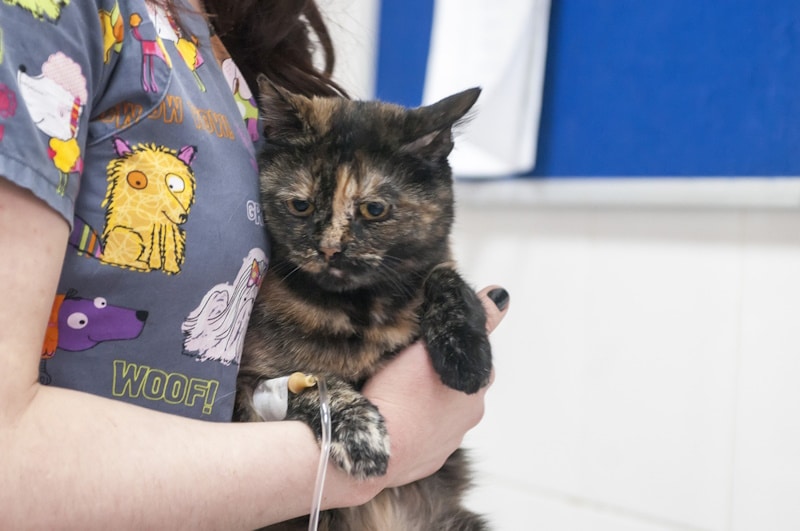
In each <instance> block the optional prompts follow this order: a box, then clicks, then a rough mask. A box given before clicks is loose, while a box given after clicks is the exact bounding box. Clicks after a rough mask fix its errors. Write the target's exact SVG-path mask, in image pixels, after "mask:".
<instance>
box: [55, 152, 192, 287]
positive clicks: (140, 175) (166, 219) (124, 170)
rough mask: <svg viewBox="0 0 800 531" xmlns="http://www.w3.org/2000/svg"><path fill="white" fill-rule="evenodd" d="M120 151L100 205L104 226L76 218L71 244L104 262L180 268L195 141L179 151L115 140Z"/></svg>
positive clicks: (109, 171) (146, 269)
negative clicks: (99, 232)
mask: <svg viewBox="0 0 800 531" xmlns="http://www.w3.org/2000/svg"><path fill="white" fill-rule="evenodd" d="M113 143H114V149H115V151H116V153H117V155H118V157H117V158H114V159H112V160H111V162H109V164H108V167H107V176H108V188H107V190H106V196H105V198H104V199H103V202H102V203H101V205H100V206H102V207H105V208H106V216H105V228H104V229H103V232H102V234H101V235H99V236H98V234H97V232H96V231H95V229H94V228H92V227H91V226H89V225H88V224H87V223H86V222H85V221H84V220H82V219H81V218H79V217H76V218H75V220H74V221H75V222H74V228H73V230H72V234H71V235H70V238H69V244H70V245H71V246H72V247H74V248H75V249H77V251H78V253H79V254H81V255H84V256H90V257H94V258H97V259H99V260H100V261H101V262H103V263H106V264H112V265H116V266H121V267H125V268H129V269H133V270H136V271H142V272H149V271H163V272H164V273H167V274H169V275H173V274H176V273H180V271H181V266H182V265H183V261H184V258H185V245H186V233H185V231H184V230H183V229H182V228H181V227H180V226H181V225H183V224H184V223H186V220H187V219H188V217H189V210H190V209H191V207H192V204H193V203H194V198H195V186H196V182H195V178H194V173H193V172H192V168H191V163H192V161H193V160H194V157H195V155H196V154H197V149H196V148H195V147H194V146H184V147H182V148H181V149H179V150H178V151H175V150H172V149H170V148H167V147H164V146H158V145H155V144H138V145H137V146H136V147H131V146H130V145H129V144H128V143H127V142H125V141H124V140H122V139H121V138H118V137H115V138H114V139H113Z"/></svg>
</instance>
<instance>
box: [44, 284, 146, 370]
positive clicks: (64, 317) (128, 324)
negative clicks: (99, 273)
mask: <svg viewBox="0 0 800 531" xmlns="http://www.w3.org/2000/svg"><path fill="white" fill-rule="evenodd" d="M147 315H148V312H146V311H144V310H135V309H132V308H124V307H122V306H114V305H111V304H108V301H106V299H105V298H104V297H94V298H84V297H79V296H78V294H77V292H76V291H75V290H68V291H67V292H66V293H59V294H57V295H56V298H55V300H54V301H53V307H52V309H51V311H50V320H49V321H48V323H47V331H46V333H45V340H44V345H43V346H42V359H41V363H40V367H39V379H40V381H41V383H43V384H49V383H50V381H51V380H50V375H49V374H48V373H47V368H46V363H47V360H49V359H50V358H52V357H53V356H54V355H55V353H56V350H57V349H60V350H66V351H69V352H79V351H84V350H89V349H90V348H92V347H94V346H95V345H97V344H98V343H102V342H105V341H119V340H129V339H135V338H137V337H139V334H141V333H142V330H143V329H144V325H145V321H147Z"/></svg>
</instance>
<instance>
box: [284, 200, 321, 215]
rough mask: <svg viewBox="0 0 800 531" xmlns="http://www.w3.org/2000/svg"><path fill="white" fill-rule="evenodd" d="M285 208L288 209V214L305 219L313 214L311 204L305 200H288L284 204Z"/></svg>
mask: <svg viewBox="0 0 800 531" xmlns="http://www.w3.org/2000/svg"><path fill="white" fill-rule="evenodd" d="M286 206H287V207H288V208H289V212H291V213H292V214H293V215H295V216H300V217H306V216H310V215H311V213H312V212H314V205H313V203H311V202H310V201H306V200H305V199H290V200H288V201H287V202H286Z"/></svg>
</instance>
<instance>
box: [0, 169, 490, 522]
mask: <svg viewBox="0 0 800 531" xmlns="http://www.w3.org/2000/svg"><path fill="white" fill-rule="evenodd" d="M67 237H68V228H67V225H66V223H65V222H64V220H63V219H62V218H61V217H59V215H58V214H56V213H54V212H53V211H52V210H50V209H49V208H48V207H47V206H45V205H44V203H42V202H40V201H39V200H38V199H36V198H34V197H33V195H31V194H30V193H29V192H27V191H24V190H22V189H21V188H18V187H16V186H15V185H12V184H10V183H8V182H7V181H6V180H5V179H2V178H0V249H2V251H3V254H2V258H0V286H2V287H3V290H4V297H3V301H2V303H1V304H0V527H3V528H11V529H15V528H22V527H35V528H54V527H69V528H95V527H107V526H109V525H113V527H114V528H115V529H125V528H135V529H142V528H169V529H178V528H183V527H186V528H192V529H204V528H222V527H224V528H227V529H236V528H241V529H252V528H255V527H259V526H263V525H266V524H268V523H272V522H277V521H281V520H285V519H288V518H292V517H295V516H299V515H301V514H305V513H307V512H308V509H309V507H310V503H311V494H312V492H313V486H314V482H315V479H316V467H317V461H318V457H319V448H318V446H317V444H316V441H315V440H314V438H313V436H312V435H311V432H310V430H308V428H307V427H306V426H305V425H303V424H300V423H297V422H273V423H247V424H229V423H212V422H204V421H199V420H191V419H186V418H183V417H178V416H174V415H169V414H166V413H161V412H157V411H151V410H148V409H144V408H140V407H137V406H132V405H129V404H125V403H123V402H117V401H113V400H110V399H106V398H101V397H96V396H93V395H89V394H85V393H81V392H76V391H70V390H66V389H60V388H55V387H47V386H41V385H40V384H39V383H38V364H39V358H40V354H41V346H42V341H43V337H44V330H45V327H46V323H47V320H48V316H49V312H50V307H51V304H52V301H53V297H54V295H55V290H56V285H57V281H58V277H59V274H60V270H61V263H62V260H63V256H64V250H65V246H66V241H67ZM488 308H489V309H490V310H491V311H490V317H489V321H490V327H491V326H494V325H496V324H497V322H498V321H499V319H500V318H501V317H502V315H501V313H500V312H499V311H498V310H497V309H496V308H494V309H492V308H493V307H492V306H489V307H488ZM427 359H428V358H427V355H426V353H425V351H424V349H423V348H422V347H420V346H419V345H415V346H413V347H410V348H409V349H407V350H406V351H405V352H404V353H403V354H401V355H400V356H398V357H397V358H396V360H395V361H394V362H393V363H392V364H390V365H389V366H388V367H387V368H386V369H384V370H383V371H382V372H381V373H379V374H378V375H377V376H376V377H375V378H374V379H373V380H372V381H371V382H370V383H369V384H368V386H367V388H366V392H367V393H368V394H369V396H370V398H371V399H372V400H373V401H375V403H376V404H377V405H378V406H379V407H380V408H381V411H382V412H383V414H384V416H385V417H386V418H387V423H388V426H389V430H390V435H391V437H392V458H391V461H390V467H389V473H388V474H387V475H386V476H385V477H382V478H378V479H375V480H371V481H366V482H356V481H355V480H352V479H351V478H349V477H347V476H346V475H345V474H344V473H342V472H341V471H339V470H338V469H336V468H335V467H333V466H332V465H331V466H329V469H328V475H327V481H326V485H325V487H326V488H325V499H324V506H325V507H341V506H350V505H357V504H360V503H363V502H365V501H367V500H368V499H370V498H371V497H372V496H374V495H375V494H377V492H379V491H380V490H381V489H382V488H384V487H386V486H391V485H399V484H403V483H407V482H409V481H413V480H415V479H419V478H420V477H424V476H425V475H428V474H430V473H432V472H433V471H435V470H436V469H437V468H438V466H440V465H441V463H442V462H443V461H444V459H445V458H446V457H447V455H449V454H450V453H451V452H452V451H453V450H454V449H455V448H456V447H457V446H458V443H459V442H460V441H461V438H462V437H463V436H464V434H465V433H466V431H467V430H468V429H469V428H470V427H472V426H474V424H475V423H477V421H478V420H479V419H480V417H481V415H482V414H483V393H484V392H485V390H484V391H481V392H479V393H476V394H475V395H471V396H467V395H464V394H463V393H457V392H455V391H451V390H449V389H447V388H445V387H444V386H443V385H442V384H441V382H439V380H438V377H437V376H436V375H435V373H434V372H433V370H432V368H431V367H430V364H429V362H428V361H427ZM405 385H409V386H410V387H405V389H404V388H403V386H405ZM409 388H413V389H414V390H415V392H413V393H409V392H408V389H409ZM445 420H446V421H445Z"/></svg>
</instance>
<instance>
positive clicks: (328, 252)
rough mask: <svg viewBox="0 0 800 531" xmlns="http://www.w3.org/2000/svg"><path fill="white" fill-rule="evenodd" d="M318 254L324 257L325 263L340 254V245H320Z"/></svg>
mask: <svg viewBox="0 0 800 531" xmlns="http://www.w3.org/2000/svg"><path fill="white" fill-rule="evenodd" d="M319 252H320V254H322V255H323V256H324V257H325V261H329V260H331V259H332V258H333V257H334V256H336V255H337V254H339V253H340V252H342V246H341V245H322V246H320V248H319Z"/></svg>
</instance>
